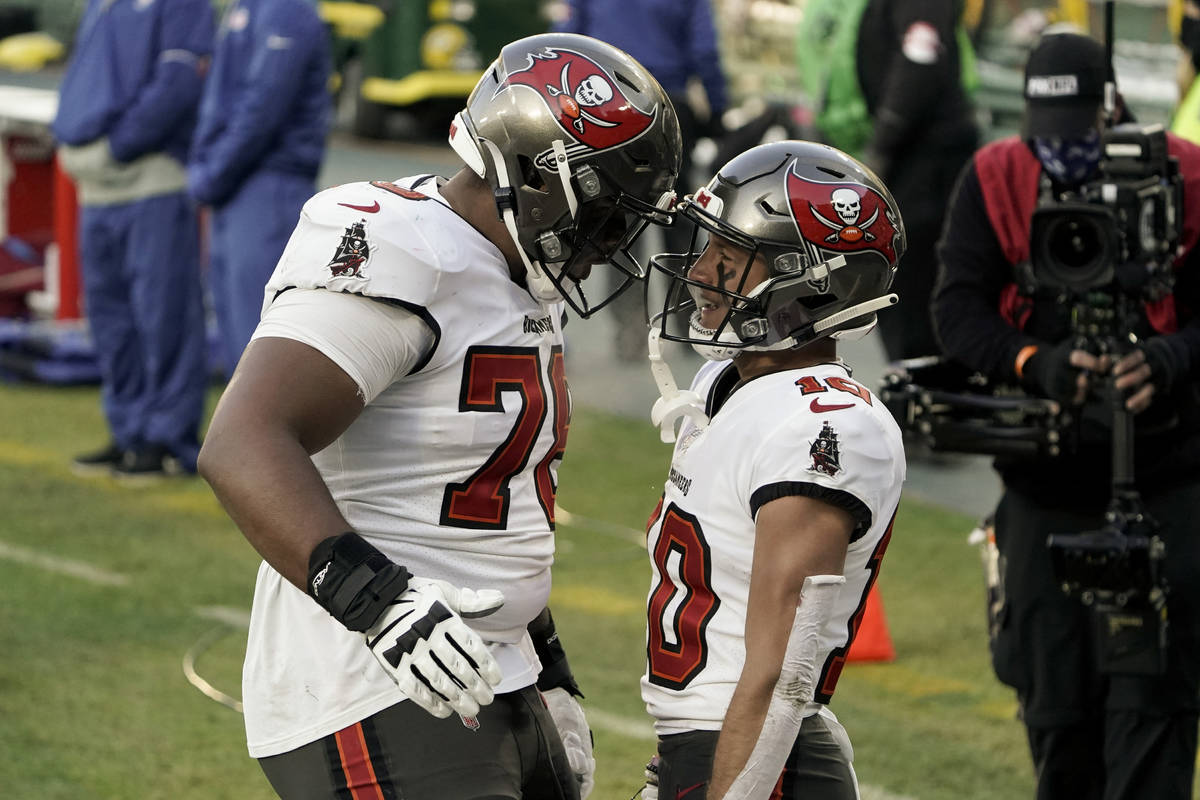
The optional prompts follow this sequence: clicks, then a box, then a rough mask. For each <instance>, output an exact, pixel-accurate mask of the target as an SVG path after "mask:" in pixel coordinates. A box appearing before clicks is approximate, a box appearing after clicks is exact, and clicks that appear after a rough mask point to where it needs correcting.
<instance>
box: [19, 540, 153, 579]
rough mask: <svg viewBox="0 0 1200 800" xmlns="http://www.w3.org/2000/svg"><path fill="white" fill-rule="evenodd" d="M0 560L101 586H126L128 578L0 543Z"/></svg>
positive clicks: (80, 563) (87, 565) (66, 559)
mask: <svg viewBox="0 0 1200 800" xmlns="http://www.w3.org/2000/svg"><path fill="white" fill-rule="evenodd" d="M0 558H2V559H7V560H8V561H16V562H17V563H18V564H25V565H27V566H31V567H38V568H40V569H44V570H46V571H47V572H55V573H58V574H59V575H69V576H71V577H72V578H79V579H80V580H83V581H87V582H89V583H95V584H99V585H101V586H127V585H129V578H128V577H126V576H125V575H121V574H120V573H116V572H109V571H108V570H106V569H101V568H99V567H93V566H92V565H91V564H85V563H84V562H82V561H72V560H71V559H69V558H59V557H58V556H52V555H48V554H46V553H39V552H37V551H36V550H27V549H25V548H24V547H17V546H16V545H11V544H6V543H4V542H0Z"/></svg>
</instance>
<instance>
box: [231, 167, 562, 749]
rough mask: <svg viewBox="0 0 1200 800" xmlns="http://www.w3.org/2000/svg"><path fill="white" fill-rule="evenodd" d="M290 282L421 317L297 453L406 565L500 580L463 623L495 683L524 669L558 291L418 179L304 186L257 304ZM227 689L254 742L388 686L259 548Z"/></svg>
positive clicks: (320, 723) (302, 734) (541, 531)
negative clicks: (325, 440)
mask: <svg viewBox="0 0 1200 800" xmlns="http://www.w3.org/2000/svg"><path fill="white" fill-rule="evenodd" d="M295 288H298V289H326V290H329V291H336V292H347V293H353V294H359V295H365V296H368V297H371V298H376V299H377V300H378V301H381V302H387V303H392V304H396V305H399V306H402V307H403V308H405V309H407V310H409V311H410V312H411V313H413V314H416V315H417V316H419V317H420V318H421V319H422V320H424V322H425V323H426V324H427V325H428V326H429V328H430V329H431V330H432V331H433V339H434V341H433V346H432V348H431V349H430V351H429V352H428V354H427V355H426V356H425V357H424V358H423V359H421V360H420V361H419V362H418V363H417V364H415V365H414V366H413V368H412V370H411V371H410V372H409V373H408V374H407V375H400V376H397V379H396V380H395V381H393V382H392V383H391V384H390V385H388V386H387V388H385V389H383V391H382V392H380V393H379V394H378V396H376V397H374V398H367V399H368V402H367V405H366V406H365V408H364V409H363V411H362V413H361V415H360V416H359V417H358V419H356V420H355V422H354V423H353V424H352V425H351V426H350V427H349V428H348V429H347V430H346V431H345V432H344V433H343V434H342V436H341V437H340V438H338V439H337V441H335V442H334V443H333V444H331V445H330V446H329V447H327V448H325V449H324V450H322V451H321V452H319V453H317V454H316V455H315V456H314V457H313V462H314V464H316V466H317V468H318V469H319V470H320V472H321V475H322V477H323V478H324V480H325V482H326V484H327V485H328V486H329V489H330V492H331V493H332V495H333V498H334V500H335V502H336V503H337V505H338V508H339V509H340V510H341V512H342V513H343V514H344V515H345V517H346V519H347V521H348V522H349V523H350V525H351V526H352V527H353V529H354V530H356V531H357V532H359V533H360V534H361V535H363V536H364V537H365V538H366V539H367V540H368V541H370V542H371V543H372V544H373V545H375V546H376V547H378V548H379V549H380V550H382V551H383V552H384V553H385V554H386V555H387V556H388V557H389V558H391V559H393V560H394V561H396V562H397V563H399V564H402V565H404V566H405V567H406V568H408V570H409V571H410V572H411V573H412V574H414V575H418V576H421V577H429V578H440V579H442V580H445V581H448V582H450V583H452V584H454V585H455V586H467V587H471V588H474V589H500V590H501V591H503V592H504V597H505V603H504V606H503V607H502V608H501V609H500V610H499V611H498V612H496V613H495V614H493V615H491V616H488V617H484V618H480V619H473V620H468V621H467V622H468V624H470V625H471V626H472V627H474V628H476V629H477V630H478V631H479V632H480V633H481V635H482V636H483V638H484V639H485V640H487V641H489V642H492V643H495V644H494V645H493V652H494V653H495V654H496V656H497V660H498V661H499V662H500V664H501V668H502V669H503V670H504V682H503V683H502V684H501V685H500V687H499V689H500V690H501V691H512V690H515V689H518V688H521V687H523V686H528V685H529V684H531V683H533V681H534V680H536V676H537V671H538V664H537V658H536V656H535V655H534V654H533V652H532V644H531V642H530V640H529V637H528V635H527V633H526V630H525V626H526V624H527V623H528V622H529V621H530V620H531V619H532V618H533V617H534V616H536V615H537V614H538V612H540V611H541V609H542V608H544V607H545V605H546V602H547V599H548V597H549V592H550V565H551V562H552V560H553V555H554V532H553V531H554V498H555V490H556V486H557V470H558V464H559V461H560V459H561V458H562V452H563V447H564V445H565V441H566V434H567V425H568V420H569V415H570V402H569V398H568V393H567V384H566V377H565V374H564V369H563V353H562V346H563V337H562V322H561V317H562V308H561V306H557V305H556V306H548V307H544V306H541V305H539V304H538V303H537V302H536V301H535V300H534V299H533V298H532V297H531V296H530V295H529V293H528V292H527V291H526V290H525V289H523V288H521V287H520V286H518V285H517V284H515V283H514V282H513V281H512V280H511V278H510V276H509V269H508V266H507V264H506V262H505V260H504V258H503V256H502V255H501V254H500V251H499V250H498V249H497V248H496V247H495V245H493V244H492V243H491V242H489V241H488V240H487V239H486V238H484V237H483V236H482V235H481V234H480V233H479V232H478V231H476V230H475V229H474V228H473V227H472V226H471V225H470V224H468V223H467V222H466V221H465V220H463V219H462V218H461V217H459V216H458V215H457V214H456V213H455V212H454V211H453V210H452V209H450V207H449V206H448V205H446V204H445V202H444V201H443V200H442V199H441V196H440V195H439V193H438V191H437V186H436V182H435V180H434V179H432V178H423V179H407V180H406V181H402V182H399V185H397V184H393V183H385V182H378V181H377V182H371V183H352V184H346V185H343V186H339V187H335V188H333V189H329V190H326V191H324V192H321V193H320V194H318V195H316V196H315V197H313V198H312V199H310V200H309V201H308V203H307V204H306V205H305V206H304V210H303V212H302V215H301V219H300V222H299V224H298V225H297V227H296V230H295V232H294V233H293V234H292V237H291V240H290V241H289V242H288V245H287V248H286V250H285V251H284V253H283V256H282V257H281V259H280V261H279V264H278V266H277V267H276V270H275V273H274V275H273V276H272V277H271V280H270V282H269V283H268V284H267V287H266V297H265V302H264V312H265V311H266V310H267V309H268V308H269V307H270V306H271V303H272V302H273V301H274V299H275V298H276V297H278V296H280V293H282V292H286V291H287V290H289V289H295ZM327 355H330V357H331V358H332V359H333V360H334V361H335V363H337V362H338V361H339V359H340V355H339V354H338V353H335V352H329V353H327ZM243 694H244V698H245V700H244V702H245V710H246V728H247V737H248V740H249V745H250V753H251V755H253V756H255V757H262V756H267V755H273V754H277V753H281V752H286V751H287V750H290V749H293V748H295V747H297V746H300V745H302V744H305V743H307V742H310V741H313V740H315V739H317V738H320V737H321V736H325V735H327V734H329V733H332V732H334V731H336V730H339V729H341V728H342V727H345V726H346V725H349V724H352V723H353V722H356V721H358V720H360V719H362V718H363V717H365V716H367V715H369V714H372V713H375V712H376V711H379V710H382V709H383V708H386V707H387V706H390V705H393V704H394V703H396V702H397V701H398V700H399V699H400V696H399V695H398V693H397V690H396V687H395V685H394V684H393V683H392V681H391V680H390V678H388V676H387V675H386V674H385V673H384V672H383V670H382V669H381V668H380V667H379V666H378V664H377V663H376V662H375V659H374V657H373V656H372V655H371V653H370V651H369V650H368V649H367V648H366V647H365V646H364V643H363V638H362V636H361V634H357V633H351V632H349V631H347V630H346V629H345V628H343V627H342V626H341V625H340V624H339V623H338V622H337V621H335V620H334V619H333V618H332V617H330V616H329V614H327V613H326V612H325V610H324V609H322V608H321V607H320V606H318V605H317V604H316V603H315V602H314V601H313V600H312V599H310V598H309V597H308V596H307V595H305V594H304V593H303V592H301V591H299V590H298V589H296V588H295V587H294V586H292V584H290V583H288V582H287V581H286V580H284V579H283V578H282V577H281V576H280V575H279V574H278V573H276V572H275V570H274V569H272V568H271V567H270V566H268V565H266V564H265V563H264V564H263V565H262V567H261V568H260V571H259V579H258V584H257V586H256V590H255V599H254V608H253V612H252V615H251V630H250V637H249V645H248V648H247V657H246V663H245V667H244V670H243Z"/></svg>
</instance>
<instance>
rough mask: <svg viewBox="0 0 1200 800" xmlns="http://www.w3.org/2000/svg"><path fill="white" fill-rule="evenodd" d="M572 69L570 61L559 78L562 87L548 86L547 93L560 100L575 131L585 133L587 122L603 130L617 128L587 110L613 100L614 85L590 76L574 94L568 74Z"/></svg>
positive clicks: (560, 105) (604, 79) (580, 83)
mask: <svg viewBox="0 0 1200 800" xmlns="http://www.w3.org/2000/svg"><path fill="white" fill-rule="evenodd" d="M570 69H571V62H570V61H568V62H567V63H566V64H563V68H562V75H561V76H560V78H559V84H560V86H553V85H551V84H546V92H547V93H548V94H549V95H550V96H551V97H553V98H556V99H557V100H558V105H559V107H561V108H562V112H563V114H565V115H566V116H567V117H569V118H570V119H571V124H572V125H573V126H574V127H575V130H577V131H579V132H580V133H583V132H584V121H585V120H586V121H588V122H590V123H592V124H593V125H599V126H600V127H602V128H613V127H616V125H617V123H615V122H607V121H605V120H602V119H600V118H599V117H597V116H595V115H593V114H589V113H588V112H587V111H586V110H585V109H587V108H597V107H599V106H602V105H604V104H605V103H607V102H608V101H609V100H612V99H613V87H612V84H610V83H609V82H608V80H607V79H606V78H605V77H604V76H603V75H600V74H595V75H589V76H587V77H586V78H584V79H583V80H582V81H580V82H579V86H577V87H575V91H574V92H572V91H571V79H570V77H569V76H568V74H567V73H568V71H570Z"/></svg>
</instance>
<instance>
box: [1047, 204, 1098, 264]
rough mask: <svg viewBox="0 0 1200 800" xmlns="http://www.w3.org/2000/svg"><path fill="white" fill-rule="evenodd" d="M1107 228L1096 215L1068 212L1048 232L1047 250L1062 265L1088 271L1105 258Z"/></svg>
mask: <svg viewBox="0 0 1200 800" xmlns="http://www.w3.org/2000/svg"><path fill="white" fill-rule="evenodd" d="M1105 245H1106V237H1105V235H1104V232H1103V231H1101V230H1100V229H1099V227H1098V226H1097V225H1096V220H1095V218H1094V217H1085V216H1075V215H1067V216H1064V217H1062V218H1061V219H1058V220H1055V223H1054V224H1053V225H1051V226H1050V229H1049V230H1048V231H1047V235H1046V254H1047V255H1049V256H1050V258H1051V260H1053V262H1054V263H1055V264H1057V265H1059V266H1060V267H1061V268H1062V269H1064V270H1066V271H1070V272H1072V273H1082V274H1088V273H1090V272H1091V270H1092V269H1093V268H1094V267H1095V266H1096V265H1097V264H1099V263H1101V262H1102V261H1103V259H1104V255H1105V250H1106V247H1105Z"/></svg>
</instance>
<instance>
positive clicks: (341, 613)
mask: <svg viewBox="0 0 1200 800" xmlns="http://www.w3.org/2000/svg"><path fill="white" fill-rule="evenodd" d="M411 577H412V575H411V574H409V571H408V570H406V569H405V568H404V567H402V566H400V565H399V564H397V563H395V562H394V561H392V560H391V559H389V558H388V557H387V556H385V555H384V554H383V553H381V552H379V551H378V550H376V549H375V548H374V547H372V546H371V545H370V543H368V542H367V540H366V539H364V538H362V537H361V536H359V535H358V534H357V533H354V532H353V531H348V532H346V533H343V534H341V535H340V536H330V537H329V538H328V539H325V540H324V541H322V542H321V543H320V544H318V545H317V546H316V547H314V548H313V551H312V555H310V556H309V557H308V583H307V584H306V585H305V589H306V591H307V592H308V595H309V597H311V598H312V599H314V600H316V601H317V602H318V603H320V605H321V607H322V608H324V609H325V610H326V611H328V612H329V613H330V614H331V615H332V616H333V618H334V619H336V620H337V621H338V622H340V623H342V624H343V625H345V626H346V627H347V628H349V629H350V630H352V631H359V632H363V631H366V630H367V629H368V628H370V627H371V625H372V624H374V622H375V620H376V619H378V618H379V615H380V614H382V613H383V610H384V609H385V608H386V607H387V606H388V605H389V604H390V603H391V602H392V601H393V600H395V599H396V597H398V596H399V595H400V593H401V592H403V591H404V590H405V589H407V588H408V579H409V578H411Z"/></svg>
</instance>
